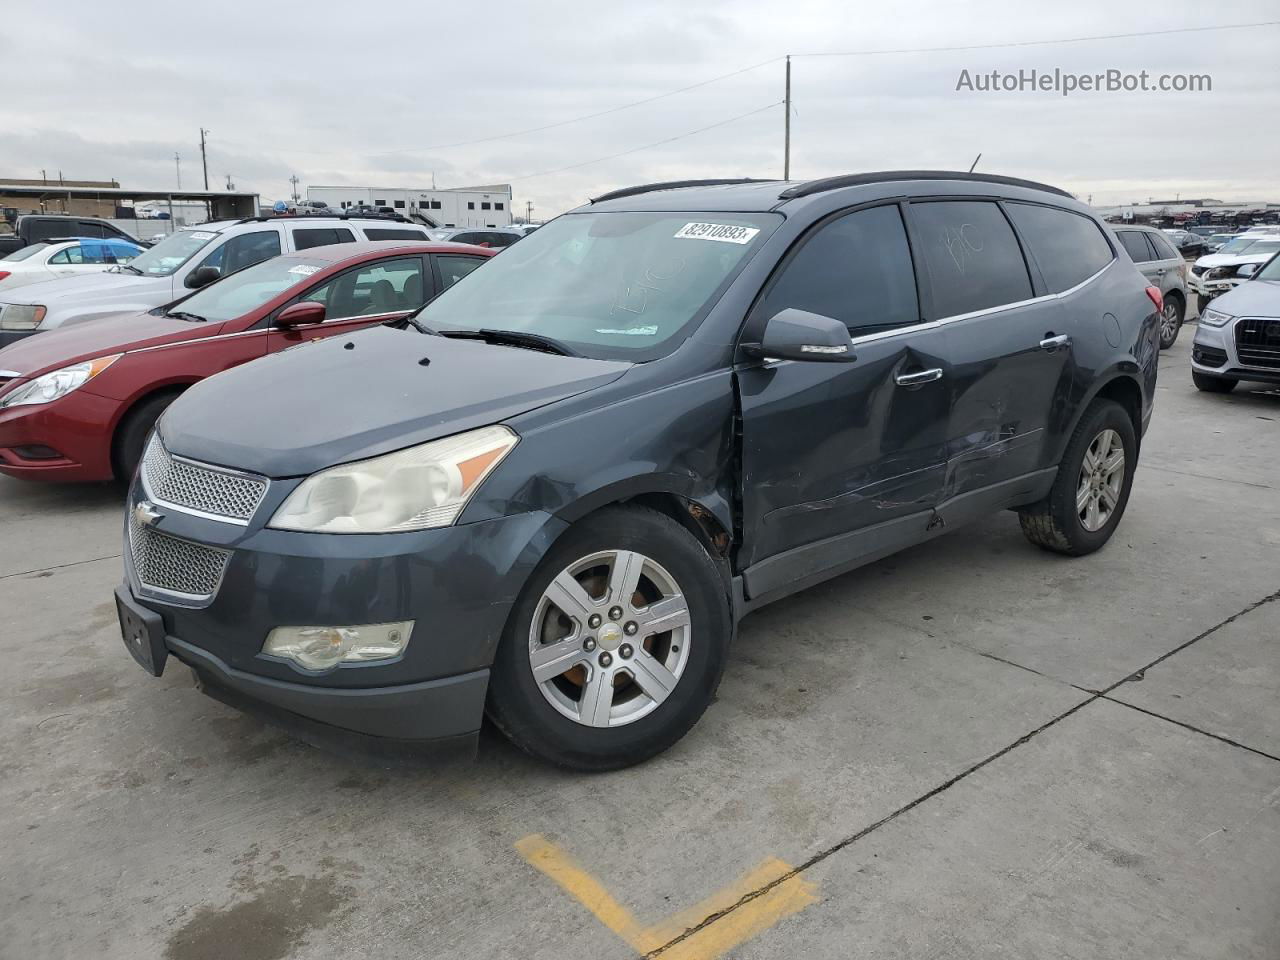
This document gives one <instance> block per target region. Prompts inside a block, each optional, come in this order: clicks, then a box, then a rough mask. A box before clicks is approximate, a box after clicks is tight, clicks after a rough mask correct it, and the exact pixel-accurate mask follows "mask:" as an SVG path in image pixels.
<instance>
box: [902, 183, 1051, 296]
mask: <svg viewBox="0 0 1280 960" xmlns="http://www.w3.org/2000/svg"><path fill="white" fill-rule="evenodd" d="M910 212H911V220H912V227H913V230H914V232H913V238H914V239H916V240H918V242H919V244H920V247H921V248H922V249H921V253H922V257H923V260H924V265H925V271H926V273H927V274H928V277H929V284H930V289H931V291H932V294H933V311H934V314H935V317H934V319H939V318H942V317H955V316H959V315H961V314H965V313H974V312H976V311H978V310H989V309H991V308H992V307H999V306H1003V305H1005V304H1009V303H1017V302H1019V301H1021V300H1030V299H1031V297H1032V292H1031V277H1030V275H1029V274H1028V272H1027V265H1026V261H1025V260H1024V258H1023V256H1022V249H1021V247H1019V245H1018V238H1017V236H1016V235H1015V234H1014V232H1013V228H1012V227H1010V226H1009V221H1008V220H1006V219H1005V216H1004V214H1003V213H1001V212H1000V208H999V207H998V206H996V204H995V203H993V202H991V201H988V200H938V201H924V202H915V203H912V204H911V207H910Z"/></svg>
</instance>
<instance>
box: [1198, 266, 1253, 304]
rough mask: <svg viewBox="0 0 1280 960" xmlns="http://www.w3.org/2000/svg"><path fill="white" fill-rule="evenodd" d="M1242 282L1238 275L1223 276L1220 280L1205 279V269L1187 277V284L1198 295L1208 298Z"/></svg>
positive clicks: (1219, 294)
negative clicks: (1197, 274) (1198, 274)
mask: <svg viewBox="0 0 1280 960" xmlns="http://www.w3.org/2000/svg"><path fill="white" fill-rule="evenodd" d="M1243 282H1244V280H1242V279H1241V278H1239V277H1224V278H1222V279H1220V280H1209V279H1207V271H1206V272H1205V273H1203V274H1201V275H1200V276H1198V277H1197V276H1196V275H1195V274H1191V276H1189V277H1188V278H1187V285H1188V286H1189V287H1191V289H1192V290H1194V291H1195V292H1196V293H1197V294H1198V295H1199V296H1202V297H1205V298H1206V299H1210V300H1211V299H1213V298H1214V297H1217V296H1221V295H1222V294H1224V293H1226V292H1227V291H1228V290H1234V289H1235V288H1236V287H1238V286H1239V285H1240V284H1242V283H1243Z"/></svg>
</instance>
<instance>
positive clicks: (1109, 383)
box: [1058, 368, 1143, 459]
mask: <svg viewBox="0 0 1280 960" xmlns="http://www.w3.org/2000/svg"><path fill="white" fill-rule="evenodd" d="M1100 399H1101V400H1113V401H1115V402H1116V403H1118V404H1120V406H1121V407H1122V408H1123V409H1124V411H1125V412H1126V413H1127V414H1129V419H1130V420H1131V421H1132V423H1133V434H1134V436H1135V437H1137V439H1138V446H1139V448H1141V446H1142V410H1143V395H1142V384H1141V381H1139V379H1138V374H1137V371H1136V368H1135V370H1133V371H1130V370H1125V369H1123V368H1118V369H1115V370H1113V371H1112V372H1111V375H1110V376H1108V377H1105V378H1100V382H1099V383H1097V384H1096V385H1095V386H1094V387H1093V389H1092V391H1091V392H1089V393H1087V394H1086V395H1085V397H1084V399H1083V400H1081V401H1080V404H1079V406H1078V408H1077V409H1076V412H1075V415H1074V416H1073V417H1072V418H1071V426H1070V427H1069V428H1068V429H1067V431H1066V433H1065V434H1064V435H1063V442H1062V449H1060V450H1059V451H1058V459H1061V458H1062V454H1063V451H1064V450H1065V449H1066V445H1067V442H1068V441H1069V440H1070V438H1071V436H1072V434H1074V433H1075V431H1076V427H1077V426H1079V425H1080V421H1081V419H1083V417H1084V415H1085V411H1086V410H1088V409H1089V405H1090V404H1091V403H1093V401H1095V400H1100Z"/></svg>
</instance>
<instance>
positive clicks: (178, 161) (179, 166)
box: [173, 153, 182, 190]
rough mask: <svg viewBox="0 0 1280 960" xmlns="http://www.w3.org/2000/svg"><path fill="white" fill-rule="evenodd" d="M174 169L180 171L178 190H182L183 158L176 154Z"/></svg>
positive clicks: (174, 156)
mask: <svg viewBox="0 0 1280 960" xmlns="http://www.w3.org/2000/svg"><path fill="white" fill-rule="evenodd" d="M173 167H174V169H175V170H177V171H178V189H179V190H181V189H182V158H181V157H180V156H178V155H177V154H176V153H175V154H174V155H173Z"/></svg>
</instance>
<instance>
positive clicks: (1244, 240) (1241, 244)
mask: <svg viewBox="0 0 1280 960" xmlns="http://www.w3.org/2000/svg"><path fill="white" fill-rule="evenodd" d="M1257 242H1258V238H1257V237H1236V238H1235V239H1234V240H1228V241H1227V242H1226V243H1224V244H1223V245H1222V247H1221V248H1219V250H1218V252H1219V253H1227V254H1231V253H1244V252H1245V251H1246V250H1248V249H1249V248H1250V247H1252V246H1253V245H1254V244H1255V243H1257Z"/></svg>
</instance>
